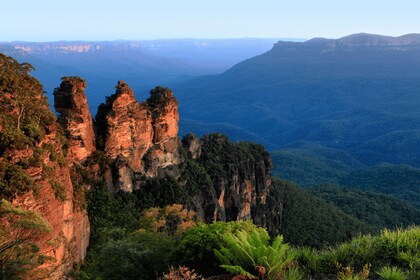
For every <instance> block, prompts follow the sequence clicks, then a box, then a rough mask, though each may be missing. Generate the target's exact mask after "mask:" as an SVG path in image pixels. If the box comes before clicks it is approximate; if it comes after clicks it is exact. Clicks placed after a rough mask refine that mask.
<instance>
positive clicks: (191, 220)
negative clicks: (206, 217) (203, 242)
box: [139, 204, 198, 235]
mask: <svg viewBox="0 0 420 280" xmlns="http://www.w3.org/2000/svg"><path fill="white" fill-rule="evenodd" d="M197 222H198V217H197V214H196V213H195V212H194V211H190V210H188V209H186V208H184V207H183V206H182V205H181V204H173V205H168V206H166V207H165V208H158V207H154V208H149V209H146V210H144V211H143V212H142V213H141V215H140V222H139V225H140V228H142V229H145V230H148V231H152V232H164V233H166V234H168V235H174V234H176V235H178V234H181V233H183V232H185V231H186V230H188V229H189V228H191V227H192V226H194V225H196V224H197Z"/></svg>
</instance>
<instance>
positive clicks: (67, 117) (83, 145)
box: [54, 77, 96, 162]
mask: <svg viewBox="0 0 420 280" xmlns="http://www.w3.org/2000/svg"><path fill="white" fill-rule="evenodd" d="M62 80H63V81H62V83H61V85H60V87H59V88H56V89H55V90H54V106H55V110H56V111H57V113H58V114H59V116H58V122H59V123H60V125H61V126H62V128H63V130H64V131H65V133H66V136H67V139H68V141H69V145H68V146H69V150H68V152H69V155H70V158H71V159H72V160H74V161H76V162H80V161H83V160H85V159H86V158H88V157H89V156H90V155H91V154H92V153H93V152H94V151H95V150H96V147H95V134H94V131H93V124H92V117H91V115H90V112H89V107H88V103H87V99H86V95H85V88H86V82H85V81H84V80H82V79H80V78H78V77H64V78H62Z"/></svg>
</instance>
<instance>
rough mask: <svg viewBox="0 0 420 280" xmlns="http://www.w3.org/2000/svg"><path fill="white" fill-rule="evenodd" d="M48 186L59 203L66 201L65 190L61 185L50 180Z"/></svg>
mask: <svg viewBox="0 0 420 280" xmlns="http://www.w3.org/2000/svg"><path fill="white" fill-rule="evenodd" d="M50 185H51V188H52V189H53V191H54V195H55V198H57V199H58V200H61V201H64V200H66V189H65V188H64V186H63V184H61V183H60V182H57V181H56V180H50Z"/></svg>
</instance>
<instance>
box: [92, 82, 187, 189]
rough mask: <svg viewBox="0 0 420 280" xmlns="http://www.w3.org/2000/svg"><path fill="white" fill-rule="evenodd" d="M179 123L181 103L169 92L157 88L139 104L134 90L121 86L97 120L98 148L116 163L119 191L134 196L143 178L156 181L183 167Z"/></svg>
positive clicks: (114, 171)
mask: <svg viewBox="0 0 420 280" xmlns="http://www.w3.org/2000/svg"><path fill="white" fill-rule="evenodd" d="M178 121H179V114H178V102H177V101H176V99H175V97H174V96H173V94H172V92H171V91H170V90H169V89H165V88H161V87H157V88H155V89H154V90H152V91H151V92H150V98H149V99H148V100H147V101H145V102H143V103H139V102H138V101H137V100H136V99H135V97H134V93H133V91H132V90H131V88H130V87H129V86H128V85H127V84H126V83H125V82H123V81H119V82H118V85H117V87H116V92H115V94H114V95H112V96H110V97H108V98H107V101H106V103H103V104H101V105H100V106H99V109H98V114H97V116H96V124H97V128H98V129H97V131H98V147H99V148H100V149H103V151H104V152H105V154H106V155H108V156H109V157H110V158H111V159H112V160H113V161H114V164H113V167H112V174H113V183H112V185H113V186H114V187H115V188H116V189H122V190H124V191H128V192H131V191H132V190H133V189H134V188H137V187H139V184H140V181H139V180H138V178H140V176H142V175H145V176H148V177H156V176H158V175H159V174H163V173H165V172H166V170H167V169H168V167H172V166H174V165H177V164H178V163H179V153H178V146H179V140H178V136H177V134H178ZM169 169H170V168H169ZM170 173H171V174H172V173H173V171H171V172H170Z"/></svg>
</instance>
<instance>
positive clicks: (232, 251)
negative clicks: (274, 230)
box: [215, 228, 293, 279]
mask: <svg viewBox="0 0 420 280" xmlns="http://www.w3.org/2000/svg"><path fill="white" fill-rule="evenodd" d="M223 240H224V242H225V243H226V245H223V246H222V247H221V248H220V250H217V249H216V250H215V254H216V256H217V257H218V258H219V259H220V261H221V262H222V265H221V267H222V268H224V269H226V270H227V271H228V272H230V273H233V274H240V275H245V276H248V277H250V278H251V279H254V278H255V279H259V278H260V277H262V278H264V279H281V278H282V276H283V275H284V273H285V271H286V268H287V265H288V264H289V263H290V262H291V261H292V259H293V256H292V255H291V254H290V253H289V252H288V248H289V247H288V245H287V244H284V243H283V237H281V236H277V237H276V238H275V239H274V241H273V243H272V244H271V245H270V244H269V241H270V237H269V236H268V233H267V231H266V230H265V229H262V228H258V229H254V230H253V231H251V232H245V231H238V232H237V233H235V234H232V233H228V234H225V235H224V237H223Z"/></svg>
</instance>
